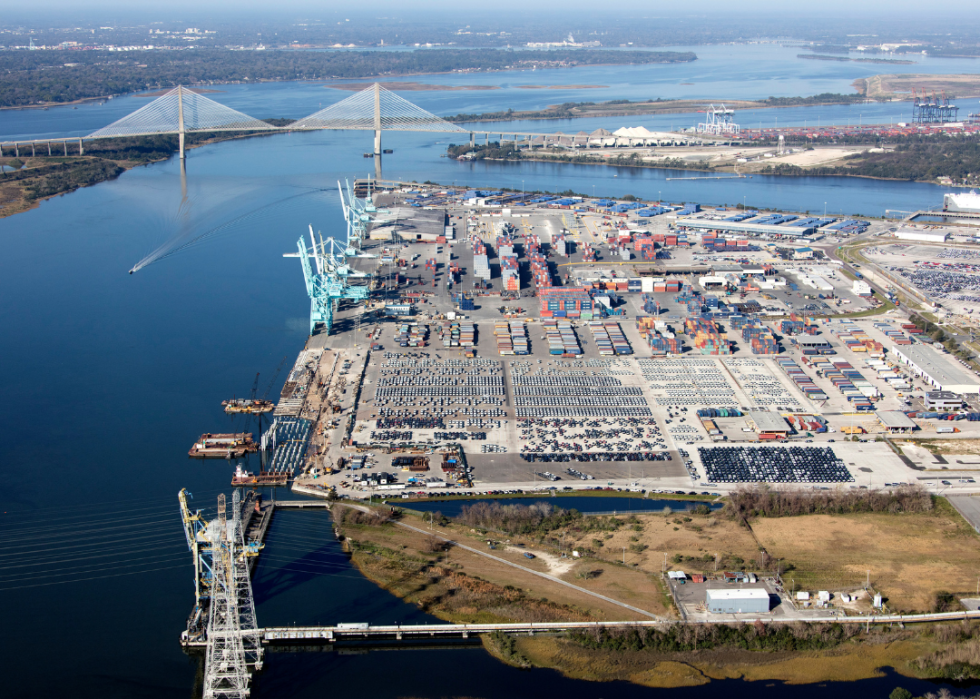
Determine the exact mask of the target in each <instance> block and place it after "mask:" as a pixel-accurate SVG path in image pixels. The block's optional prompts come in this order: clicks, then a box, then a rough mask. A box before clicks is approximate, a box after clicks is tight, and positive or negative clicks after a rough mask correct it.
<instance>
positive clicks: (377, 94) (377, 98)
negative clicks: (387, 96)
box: [374, 83, 381, 180]
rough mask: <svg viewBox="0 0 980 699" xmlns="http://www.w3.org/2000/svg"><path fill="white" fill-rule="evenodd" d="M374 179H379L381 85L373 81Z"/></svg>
mask: <svg viewBox="0 0 980 699" xmlns="http://www.w3.org/2000/svg"><path fill="white" fill-rule="evenodd" d="M374 179H376V180H380V179H381V85H380V84H378V83H374Z"/></svg>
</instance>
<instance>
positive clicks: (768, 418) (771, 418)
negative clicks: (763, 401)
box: [749, 410, 791, 437]
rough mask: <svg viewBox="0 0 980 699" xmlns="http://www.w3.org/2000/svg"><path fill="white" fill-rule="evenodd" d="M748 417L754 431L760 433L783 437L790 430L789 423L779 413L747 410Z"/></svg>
mask: <svg viewBox="0 0 980 699" xmlns="http://www.w3.org/2000/svg"><path fill="white" fill-rule="evenodd" d="M749 419H750V420H752V423H753V424H754V425H755V431H756V432H758V433H759V434H760V435H764V434H770V435H778V436H780V437H784V436H786V435H787V434H789V433H790V431H791V429H790V426H789V423H787V422H786V420H785V418H783V416H782V415H780V414H779V413H770V412H766V411H765V410H752V411H750V412H749Z"/></svg>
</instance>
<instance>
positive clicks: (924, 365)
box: [891, 344, 980, 395]
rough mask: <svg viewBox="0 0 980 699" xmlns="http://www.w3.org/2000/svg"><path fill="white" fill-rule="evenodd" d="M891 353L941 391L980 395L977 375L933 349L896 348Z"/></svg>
mask: <svg viewBox="0 0 980 699" xmlns="http://www.w3.org/2000/svg"><path fill="white" fill-rule="evenodd" d="M891 351H892V354H894V356H895V358H896V359H898V361H900V362H902V363H903V364H905V365H906V366H908V367H909V368H910V369H912V372H913V373H914V374H915V375H916V376H921V377H922V378H923V379H925V380H926V381H928V382H929V383H931V384H932V385H933V386H935V387H936V388H938V389H939V390H940V391H949V392H952V393H955V394H958V395H963V394H965V393H980V381H978V377H977V375H976V374H974V373H973V372H971V371H967V370H966V369H965V368H964V367H962V366H960V365H958V364H954V363H953V362H952V361H950V360H949V359H947V358H946V356H945V355H942V354H940V353H939V352H937V351H936V350H934V349H933V348H931V347H927V346H926V345H922V344H916V345H906V346H895V347H892V350H891Z"/></svg>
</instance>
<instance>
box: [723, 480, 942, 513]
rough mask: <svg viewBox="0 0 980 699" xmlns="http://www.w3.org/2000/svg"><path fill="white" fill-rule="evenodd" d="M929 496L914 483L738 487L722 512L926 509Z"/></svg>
mask: <svg viewBox="0 0 980 699" xmlns="http://www.w3.org/2000/svg"><path fill="white" fill-rule="evenodd" d="M931 509H932V498H931V497H930V495H929V493H928V492H926V490H925V489H924V488H922V487H921V486H917V485H909V486H901V487H899V488H895V489H894V490H891V491H878V490H817V491H808V490H770V489H769V488H767V487H765V486H762V485H759V486H755V487H751V488H740V489H738V490H736V491H735V492H734V493H732V494H731V495H730V496H729V497H728V501H727V502H726V503H725V508H724V513H725V514H726V515H727V516H729V517H730V518H732V519H738V520H743V519H751V518H755V517H795V516H799V515H814V514H836V515H840V514H853V513H859V512H861V513H868V512H891V513H898V512H928V511H930V510H931Z"/></svg>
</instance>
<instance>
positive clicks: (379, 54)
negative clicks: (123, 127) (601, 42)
mask: <svg viewBox="0 0 980 699" xmlns="http://www.w3.org/2000/svg"><path fill="white" fill-rule="evenodd" d="M128 55H129V54H120V53H110V52H108V51H8V52H2V53H0V107H15V106H28V105H36V104H44V103H57V102H72V101H75V100H81V99H89V98H95V97H106V96H109V95H120V94H125V93H129V92H138V91H142V90H152V89H163V88H170V87H175V86H176V85H202V84H204V85H208V84H217V83H239V82H246V81H248V82H261V81H279V80H323V79H338V78H368V77H375V76H396V75H416V74H424V73H449V72H453V71H458V70H478V71H497V70H508V69H517V68H524V67H531V66H535V65H559V64H560V65H563V66H569V67H571V66H581V65H599V64H617V65H626V64H638V65H639V64H651V63H678V62H687V61H693V60H695V59H696V58H697V56H696V55H695V54H694V53H691V52H678V51H604V50H601V49H578V50H553V51H530V50H529V51H510V50H501V49H444V50H439V51H329V52H313V51H230V50H224V49H203V50H198V51H142V52H140V53H139V54H138V55H137V57H136V58H129V57H128Z"/></svg>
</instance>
